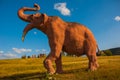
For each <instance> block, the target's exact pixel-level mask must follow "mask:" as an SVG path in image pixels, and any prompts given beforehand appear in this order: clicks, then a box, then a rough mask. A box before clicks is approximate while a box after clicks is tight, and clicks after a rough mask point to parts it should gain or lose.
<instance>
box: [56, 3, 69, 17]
mask: <svg viewBox="0 0 120 80" xmlns="http://www.w3.org/2000/svg"><path fill="white" fill-rule="evenodd" d="M66 5H67V4H66V3H56V4H54V9H56V10H58V11H60V13H61V14H62V15H64V16H70V10H69V9H68V8H67V7H66Z"/></svg>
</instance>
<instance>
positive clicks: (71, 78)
mask: <svg viewBox="0 0 120 80" xmlns="http://www.w3.org/2000/svg"><path fill="white" fill-rule="evenodd" d="M43 60H44V58H40V59H11V60H0V80H48V78H52V80H120V56H109V57H107V56H102V57H98V62H99V64H100V67H99V69H98V70H97V71H94V72H88V71H86V69H87V67H88V59H87V58H86V57H63V58H62V62H63V69H64V73H63V74H57V75H52V76H47V74H46V70H45V68H44V67H43V64H42V63H43Z"/></svg>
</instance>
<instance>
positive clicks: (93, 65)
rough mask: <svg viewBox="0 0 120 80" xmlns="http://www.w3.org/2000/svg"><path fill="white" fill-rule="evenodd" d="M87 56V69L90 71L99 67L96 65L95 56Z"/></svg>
mask: <svg viewBox="0 0 120 80" xmlns="http://www.w3.org/2000/svg"><path fill="white" fill-rule="evenodd" d="M87 56H88V59H89V64H88V69H90V70H91V71H94V70H96V69H97V68H98V67H99V65H98V63H97V57H96V55H87Z"/></svg>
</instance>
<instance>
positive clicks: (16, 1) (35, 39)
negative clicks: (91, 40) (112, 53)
mask: <svg viewBox="0 0 120 80" xmlns="http://www.w3.org/2000/svg"><path fill="white" fill-rule="evenodd" d="M34 3H37V4H39V5H40V7H41V9H40V11H39V12H40V13H46V14H47V15H49V16H59V17H61V18H62V19H63V20H64V21H69V22H78V23H81V24H84V25H86V26H87V27H88V28H89V29H90V30H91V31H92V32H93V34H94V35H95V38H96V40H97V42H98V45H99V47H100V49H109V48H114V47H120V36H119V35H120V0H0V10H1V12H0V15H1V18H0V59H6V58H17V57H21V55H24V54H26V55H32V54H39V53H40V52H47V53H49V51H50V48H49V44H48V39H47V36H46V35H45V34H43V33H42V32H41V31H38V30H37V29H33V30H31V31H30V32H29V33H28V34H27V36H26V39H25V41H24V42H22V40H21V36H22V32H23V29H24V27H25V26H26V25H27V24H28V23H27V22H24V21H22V20H20V19H19V18H18V16H17V11H18V9H19V8H21V7H23V6H26V7H27V6H28V7H33V4H34ZM26 13H28V14H31V13H35V12H26Z"/></svg>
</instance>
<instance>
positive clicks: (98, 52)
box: [97, 45, 101, 56]
mask: <svg viewBox="0 0 120 80" xmlns="http://www.w3.org/2000/svg"><path fill="white" fill-rule="evenodd" d="M97 50H98V51H97V56H100V55H101V52H100V49H99V47H98V45H97Z"/></svg>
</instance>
